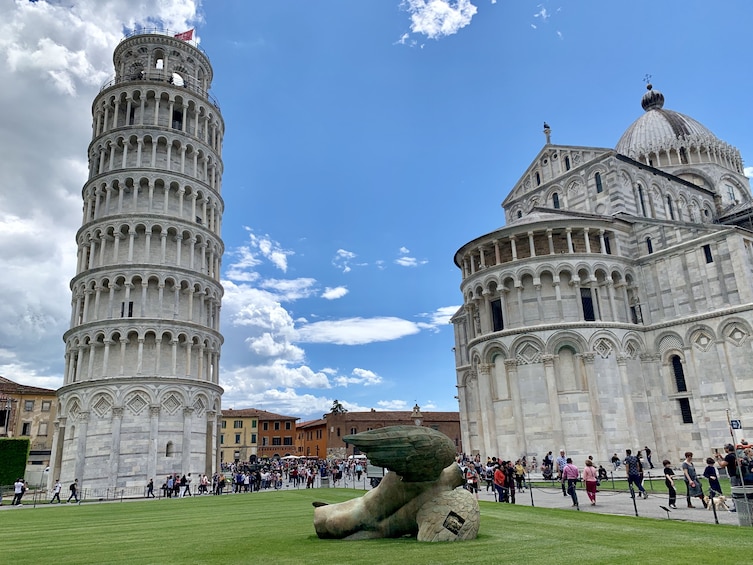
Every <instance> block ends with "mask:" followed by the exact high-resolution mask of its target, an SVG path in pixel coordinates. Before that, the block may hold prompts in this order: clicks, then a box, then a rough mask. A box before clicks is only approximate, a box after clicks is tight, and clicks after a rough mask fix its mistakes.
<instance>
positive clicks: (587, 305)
mask: <svg viewBox="0 0 753 565" xmlns="http://www.w3.org/2000/svg"><path fill="white" fill-rule="evenodd" d="M580 302H581V304H582V305H583V319H584V320H585V321H587V322H593V321H595V320H596V314H595V312H594V302H593V296H592V295H591V289H590V288H581V289H580Z"/></svg>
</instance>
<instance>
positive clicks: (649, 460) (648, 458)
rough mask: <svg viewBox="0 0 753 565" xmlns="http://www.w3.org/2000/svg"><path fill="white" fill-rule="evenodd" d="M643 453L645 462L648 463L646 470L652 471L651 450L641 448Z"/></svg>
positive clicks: (646, 447)
mask: <svg viewBox="0 0 753 565" xmlns="http://www.w3.org/2000/svg"><path fill="white" fill-rule="evenodd" d="M643 453H645V454H646V462H647V463H648V468H649V469H653V468H654V464H653V463H652V462H651V450H650V449H649V448H648V446H647V445H646V446H645V447H644V448H643Z"/></svg>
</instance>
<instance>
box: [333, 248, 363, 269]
mask: <svg viewBox="0 0 753 565" xmlns="http://www.w3.org/2000/svg"><path fill="white" fill-rule="evenodd" d="M356 257H357V255H356V254H355V253H353V252H352V251H347V250H345V249H338V250H337V251H336V252H335V256H334V257H333V258H332V264H333V265H334V266H335V267H336V268H337V269H340V270H341V271H342V272H343V273H349V272H350V271H351V267H350V263H351V261H352V260H353V259H355V258H356Z"/></svg>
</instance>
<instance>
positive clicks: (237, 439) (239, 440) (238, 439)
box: [235, 434, 241, 443]
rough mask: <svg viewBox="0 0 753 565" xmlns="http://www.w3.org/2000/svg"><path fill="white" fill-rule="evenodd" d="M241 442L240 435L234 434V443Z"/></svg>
mask: <svg viewBox="0 0 753 565" xmlns="http://www.w3.org/2000/svg"><path fill="white" fill-rule="evenodd" d="M240 442H241V434H235V443H240Z"/></svg>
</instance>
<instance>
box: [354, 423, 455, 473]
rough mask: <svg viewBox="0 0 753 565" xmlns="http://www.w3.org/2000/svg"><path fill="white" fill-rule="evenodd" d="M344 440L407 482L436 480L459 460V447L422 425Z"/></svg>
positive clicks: (376, 431) (382, 429)
mask: <svg viewBox="0 0 753 565" xmlns="http://www.w3.org/2000/svg"><path fill="white" fill-rule="evenodd" d="M343 441H345V443H348V444H350V445H355V446H356V447H357V448H358V449H360V450H361V451H362V452H364V453H365V454H366V455H367V456H368V458H369V461H370V462H371V463H372V464H373V465H379V466H381V467H386V468H387V469H389V470H390V471H394V472H395V473H397V474H398V475H400V476H401V477H402V478H403V480H404V481H409V482H424V481H435V480H437V479H438V478H439V475H440V473H441V472H442V470H443V469H444V468H445V467H447V466H448V465H449V464H450V463H452V462H453V461H455V456H456V455H457V453H456V451H455V444H454V443H453V441H452V440H451V439H450V438H449V437H447V436H446V435H445V434H443V433H442V432H438V431H436V430H433V429H431V428H424V427H422V426H390V427H387V428H377V429H376V430H369V431H368V432H361V433H360V434H354V435H347V436H344V437H343Z"/></svg>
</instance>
